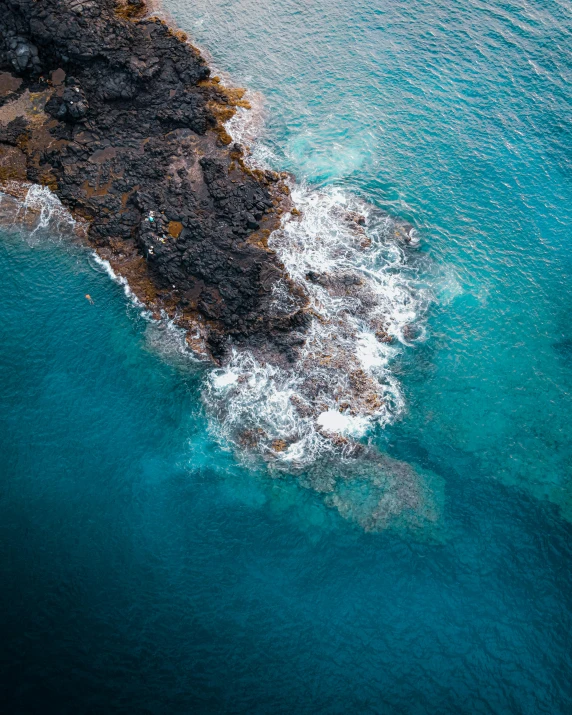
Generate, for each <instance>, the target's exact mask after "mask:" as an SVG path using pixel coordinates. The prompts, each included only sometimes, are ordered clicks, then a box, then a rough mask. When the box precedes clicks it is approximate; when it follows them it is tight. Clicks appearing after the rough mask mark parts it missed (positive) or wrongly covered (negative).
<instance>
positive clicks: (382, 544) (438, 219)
mask: <svg viewBox="0 0 572 715" xmlns="http://www.w3.org/2000/svg"><path fill="white" fill-rule="evenodd" d="M169 10H170V11H171V13H172V14H173V15H174V16H175V17H176V19H177V21H178V23H179V24H180V25H181V26H182V27H184V29H186V30H188V31H189V32H190V34H191V35H192V36H193V37H194V38H196V41H197V43H198V44H199V45H200V46H201V47H203V48H205V49H207V50H208V51H210V52H211V53H212V55H213V59H214V62H215V64H216V66H217V67H219V68H220V69H221V70H224V71H228V72H229V73H230V75H231V77H232V78H233V80H235V81H236V82H237V83H239V84H241V83H242V84H245V85H247V86H248V87H250V88H251V89H252V90H253V91H255V92H260V93H262V95H263V97H264V118H265V124H264V127H263V128H259V129H258V130H259V131H261V132H262V135H261V138H260V139H259V140H258V143H257V144H256V147H255V150H254V151H255V154H256V155H257V156H258V157H260V158H263V159H264V160H265V161H268V162H270V163H274V164H275V165H276V166H279V167H286V168H289V169H291V170H292V171H293V172H294V173H295V174H296V176H297V177H298V180H299V181H300V182H304V181H305V182H306V183H307V184H308V185H309V186H310V187H311V188H312V190H316V191H323V190H326V189H327V187H331V186H338V187H341V188H342V189H343V190H344V191H346V192H348V193H352V194H356V195H358V196H360V197H361V198H362V199H364V200H365V201H366V202H368V203H369V204H371V205H374V206H377V207H380V208H382V209H386V210H389V211H391V212H393V213H395V214H399V215H400V216H402V217H403V218H405V219H407V220H408V221H411V222H412V223H413V224H414V225H415V226H416V228H417V230H418V232H419V235H420V237H421V243H420V247H419V248H418V249H416V252H417V254H418V255H420V256H421V257H423V258H424V260H423V261H420V265H422V266H424V267H425V268H424V270H425V275H424V276H423V278H424V281H425V283H426V284H427V285H429V286H430V287H431V290H432V293H433V296H434V299H433V301H432V303H431V304H430V305H429V307H428V309H427V313H426V321H427V337H426V340H424V341H422V342H419V343H416V344H415V345H414V346H413V347H412V348H410V349H408V350H405V351H403V353H402V354H401V356H400V358H399V360H397V361H396V362H395V363H394V364H393V366H392V369H393V370H394V372H395V375H396V376H397V377H398V379H399V382H400V385H401V389H402V390H403V393H404V396H405V400H406V411H405V413H404V415H403V416H402V417H401V419H399V420H398V421H396V422H395V424H393V425H388V426H386V427H385V428H384V429H378V431H377V432H376V434H375V443H376V445H377V446H378V448H379V449H380V450H382V451H384V452H386V453H387V454H388V455H390V458H391V460H394V462H392V464H401V465H403V464H406V465H410V468H411V469H412V470H414V472H415V473H416V474H421V475H425V476H426V478H427V484H428V488H429V489H430V491H431V494H432V497H431V498H432V503H433V505H434V508H433V511H432V514H433V516H432V518H431V519H428V520H427V522H422V523H421V524H419V523H417V526H416V528H414V529H411V528H410V524H405V525H402V524H401V525H400V524H397V525H394V526H393V528H389V529H386V530H382V531H381V532H379V533H367V532H366V531H364V530H363V529H362V528H360V526H359V523H358V524H356V523H355V522H356V516H355V513H356V512H359V508H360V499H362V498H363V501H364V504H365V503H366V502H367V500H368V493H369V492H368V484H369V482H367V480H366V483H365V484H362V485H360V486H352V485H350V486H349V487H348V489H350V491H351V494H350V495H349V496H348V495H343V494H342V495H341V496H340V495H339V494H338V497H339V498H342V497H343V498H346V497H347V501H346V502H344V503H345V504H346V505H347V504H349V505H350V506H351V509H350V513H348V511H347V509H344V508H340V507H339V502H338V509H335V508H332V505H331V503H328V501H327V499H326V500H324V497H323V495H321V494H319V493H318V492H317V491H316V490H315V489H312V488H306V487H307V486H308V485H307V482H305V481H304V480H303V479H302V480H301V479H300V478H288V477H286V476H284V475H282V476H280V477H277V476H275V475H274V476H273V475H269V474H267V473H266V472H265V471H264V470H263V469H261V468H255V467H254V466H251V467H250V468H248V467H246V466H241V465H240V463H239V460H238V456H237V455H236V454H234V453H233V452H232V451H230V450H226V449H223V448H222V447H221V443H220V441H219V440H218V438H217V433H216V424H213V421H212V419H211V420H210V421H209V418H208V415H207V414H206V413H205V410H204V408H203V406H202V402H201V391H202V385H203V384H204V379H205V376H204V372H203V370H204V368H201V367H200V366H198V365H196V364H195V363H193V362H192V361H191V360H189V359H188V358H185V357H184V356H182V355H181V354H180V353H179V352H178V350H177V345H178V343H177V339H176V336H175V335H173V334H172V332H170V331H169V330H167V329H166V328H165V327H164V326H163V327H162V326H160V325H156V324H153V323H150V322H148V321H147V320H146V319H145V318H144V316H142V315H141V314H140V311H138V310H137V309H136V308H135V307H134V306H133V305H132V304H131V303H130V302H129V301H128V300H127V299H126V298H125V295H124V292H123V290H122V288H121V287H120V286H118V285H117V284H115V283H113V282H111V281H110V280H109V277H108V276H107V274H106V273H105V272H103V271H102V270H101V267H99V266H98V265H97V264H95V263H94V262H93V260H92V259H89V258H88V256H86V255H85V254H84V253H83V252H82V251H80V250H75V249H72V248H70V247H69V242H67V241H59V240H57V237H56V236H54V235H53V233H52V235H51V236H50V235H44V234H42V235H40V232H38V233H37V234H34V235H30V234H29V233H23V232H17V231H10V232H8V231H4V232H3V233H2V240H1V241H0V268H1V275H2V281H1V282H0V305H1V306H2V314H3V320H2V329H1V333H0V334H1V337H2V341H1V343H0V368H1V369H0V416H1V421H2V422H1V425H2V429H1V432H0V459H1V462H0V464H1V470H0V471H1V474H2V475H3V479H2V486H1V489H0V539H1V542H0V543H1V545H2V557H1V559H0V569H1V571H0V578H1V581H2V589H1V590H0V599H1V600H0V613H1V616H0V623H1V625H2V644H3V647H2V649H1V659H2V669H1V670H2V672H3V675H2V683H3V686H4V687H3V688H2V689H0V690H3V691H4V696H2V695H0V702H2V700H1V698H2V697H4V699H5V702H6V706H5V708H6V707H7V708H8V711H10V712H40V711H41V712H46V709H51V710H52V711H55V712H102V711H103V712H130V713H131V712H151V713H171V712H176V713H188V712H225V713H226V712H229V713H232V712H236V713H239V712H240V713H243V712H248V713H250V712H260V713H276V712H283V713H291V712H308V713H309V712H327V713H342V712H343V713H346V712H367V713H369V712H371V713H392V714H393V713H407V714H408V715H409V713H460V712H462V713H465V712H467V713H475V712H479V713H480V712H482V713H527V714H528V713H530V714H531V715H532V714H535V715H536V713H550V715H552V714H553V713H567V712H569V711H570V707H571V703H572V687H571V685H570V683H571V677H570V676H571V673H572V663H571V658H570V648H569V642H568V641H569V638H568V635H569V633H570V627H571V625H572V624H571V620H572V600H571V595H570V594H572V573H571V570H570V559H571V547H570V544H571V543H572V539H571V536H572V533H571V532H572V525H571V523H570V520H571V518H572V501H571V493H570V490H571V484H572V482H571V480H570V476H571V474H570V464H571V463H572V460H571V445H570V438H569V434H568V418H569V415H570V406H569V405H570V400H569V395H570V387H571V374H572V348H571V345H572V332H571V329H570V327H569V318H568V316H569V315H570V311H571V309H572V300H571V299H570V291H569V285H570V277H571V276H570V273H571V268H572V267H571V260H570V256H569V254H568V253H567V252H566V249H567V238H568V235H569V232H570V229H569V226H570V225H571V223H572V221H571V219H572V201H571V198H572V197H571V193H572V192H571V184H570V175H571V174H570V168H571V162H570V153H569V139H570V132H569V124H567V122H569V116H570V92H569V90H568V86H569V85H568V83H569V80H570V73H571V68H572V63H571V61H570V56H569V52H568V45H569V38H570V31H571V29H572V21H571V19H570V15H569V8H568V6H567V5H565V4H559V3H549V2H544V1H543V2H539V3H537V4H535V5H530V4H528V3H524V2H522V3H501V2H494V3H492V2H489V3H474V2H472V3H469V2H467V1H466V0H461V2H457V3H454V4H449V5H441V6H437V5H435V4H432V3H429V2H417V1H413V2H408V3H391V4H389V3H388V4H384V3H382V2H381V1H380V0H371V1H370V2H359V1H358V2H349V0H336V2H331V1H330V2H326V0H309V1H308V2H305V3H303V4H300V3H294V2H290V0H282V1H281V2H275V0H269V1H268V2H266V3H264V4H262V3H256V2H251V1H250V0H243V1H241V2H218V1H217V2H212V0H211V2H203V0H197V1H196V2H193V3H192V5H191V4H190V3H187V2H186V1H185V0H171V2H169ZM256 106H257V105H256ZM415 260H419V259H415ZM86 293H88V294H89V295H91V297H92V298H93V301H94V304H93V305H91V304H90V303H89V302H88V301H87V300H86V299H85V294H86ZM370 481H371V480H370ZM305 484H306V487H305V486H304V485H305ZM344 503H343V504H344ZM343 504H342V506H343ZM364 508H366V507H364ZM344 517H347V518H344ZM357 521H358V522H359V518H358V519H357Z"/></svg>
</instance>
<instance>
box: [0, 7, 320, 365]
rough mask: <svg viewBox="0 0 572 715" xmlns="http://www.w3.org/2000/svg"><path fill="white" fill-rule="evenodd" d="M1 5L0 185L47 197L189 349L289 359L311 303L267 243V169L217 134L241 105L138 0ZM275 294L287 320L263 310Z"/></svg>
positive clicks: (282, 193) (277, 184)
mask: <svg viewBox="0 0 572 715" xmlns="http://www.w3.org/2000/svg"><path fill="white" fill-rule="evenodd" d="M0 10H1V12H0V72H2V73H3V75H2V76H3V82H2V85H3V87H5V88H6V90H5V91H4V92H2V93H0V155H1V156H3V157H4V158H3V161H2V162H1V163H0V181H2V180H7V179H13V178H19V179H25V180H27V181H29V182H34V183H42V184H46V185H48V186H49V187H50V188H51V189H52V190H53V191H55V192H56V193H57V195H58V196H59V198H60V199H61V201H62V202H63V203H64V205H65V206H67V207H68V208H69V209H70V210H72V212H75V214H76V215H78V216H82V217H83V218H85V219H87V221H88V222H89V230H88V241H89V242H90V244H91V245H92V246H94V247H95V248H96V249H97V250H98V252H99V253H100V255H101V256H103V257H105V258H107V259H108V260H109V261H110V262H111V264H112V266H113V267H114V269H115V270H116V271H117V272H119V273H121V274H123V275H124V276H125V277H126V278H127V279H128V280H129V282H130V284H131V285H132V288H133V290H134V292H135V293H136V294H137V295H138V296H139V298H141V299H142V300H143V301H144V302H145V303H147V304H148V305H151V306H152V307H153V308H154V309H156V310H160V309H164V310H166V311H167V313H168V314H169V315H170V316H171V317H174V318H175V320H176V322H177V323H178V324H179V325H181V326H183V327H185V328H187V329H188V330H189V335H190V334H191V332H192V334H193V336H194V337H193V338H192V340H191V339H190V338H189V342H190V343H191V344H192V346H193V347H194V348H195V349H196V350H197V351H198V352H204V353H205V354H207V355H209V356H210V357H213V358H214V359H217V360H218V359H221V358H222V357H223V356H224V354H225V353H226V352H227V351H228V349H229V346H230V345H231V344H232V342H235V343H237V344H238V343H241V344H252V345H254V346H258V347H259V348H260V346H263V345H266V346H268V347H267V350H268V351H269V354H272V355H273V356H274V359H276V360H282V361H284V360H285V361H288V360H291V359H293V357H292V355H293V353H292V351H293V350H294V346H295V344H298V343H299V342H300V331H301V330H303V329H304V327H305V325H306V324H307V318H306V315H305V313H304V305H305V302H306V298H305V295H304V294H303V291H301V290H300V288H296V287H295V286H294V285H293V284H292V283H291V281H289V279H288V277H287V276H286V274H285V270H284V267H283V266H282V264H281V263H280V261H279V260H278V259H277V257H276V254H275V253H274V252H273V251H272V250H270V249H269V248H268V247H267V239H268V236H269V235H270V233H271V231H272V230H274V229H275V228H276V227H277V226H278V225H279V221H280V219H279V217H280V214H281V213H282V212H283V210H284V209H285V208H286V207H287V206H288V197H287V193H288V192H287V189H286V188H285V186H284V185H283V184H282V180H281V178H280V177H279V176H278V175H277V174H274V173H272V172H262V171H252V170H250V169H249V168H248V167H247V166H246V165H245V163H244V154H243V150H242V148H241V147H240V146H238V145H233V144H231V142H230V137H229V136H228V135H227V134H226V132H225V131H224V128H223V126H222V123H221V122H222V121H223V120H224V119H227V118H228V117H230V116H232V114H233V112H234V105H235V100H236V98H237V97H240V96H241V95H240V94H237V93H236V90H226V89H225V88H224V87H222V86H221V84H220V83H219V81H218V79H217V78H211V77H210V70H209V68H208V66H207V65H206V63H205V61H204V59H203V58H202V57H201V55H200V53H199V52H198V51H197V50H196V49H195V48H193V47H192V46H191V45H189V44H188V43H187V42H186V41H185V40H186V37H185V36H184V35H183V34H182V33H178V32H175V31H174V30H172V29H171V28H169V27H168V26H167V25H166V24H165V23H164V22H162V21H161V20H158V19H157V18H153V17H146V16H145V13H146V8H145V5H144V3H143V2H142V1H139V0H137V1H133V0H131V1H130V2H123V1H122V2H113V0H42V2H36V0H1V1H0ZM11 163H15V167H14V169H13V171H11V170H10V164H11ZM24 171H25V176H23V173H24ZM278 283H280V285H281V286H282V290H284V289H286V290H288V291H290V292H291V295H292V301H291V302H292V306H293V307H292V309H291V310H290V312H289V313H288V314H284V313H281V314H277V313H276V311H275V309H274V308H273V299H272V295H273V287H274V286H275V285H276V284H278ZM292 334H293V335H294V339H293V340H291V339H290V336H291V335H292Z"/></svg>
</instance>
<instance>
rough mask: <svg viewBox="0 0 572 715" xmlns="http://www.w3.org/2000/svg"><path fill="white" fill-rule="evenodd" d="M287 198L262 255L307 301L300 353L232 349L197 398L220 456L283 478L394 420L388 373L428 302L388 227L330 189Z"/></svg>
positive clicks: (399, 399)
mask: <svg viewBox="0 0 572 715" xmlns="http://www.w3.org/2000/svg"><path fill="white" fill-rule="evenodd" d="M244 116H248V113H246V112H242V111H239V112H237V114H236V115H235V117H234V118H233V120H231V122H230V123H229V124H228V125H227V129H228V130H229V132H230V133H231V136H233V138H234V139H235V141H240V140H242V141H244V138H245V137H249V136H250V130H249V129H248V128H245V127H244V126H242V125H241V124H240V122H241V118H243V117H244ZM258 131H259V128H257V132H258ZM252 133H253V134H254V133H255V132H252ZM259 145H260V143H259ZM252 157H253V154H251V159H252ZM290 188H291V196H292V201H293V203H294V205H295V206H296V208H297V209H298V211H299V212H300V214H301V215H298V216H296V217H294V216H292V215H287V216H285V217H284V219H283V223H282V226H281V227H280V229H278V230H277V231H274V233H273V234H272V235H271V236H270V237H269V241H268V245H269V247H270V248H271V249H273V250H274V251H275V252H276V254H277V256H278V258H279V260H280V261H281V262H282V264H283V265H284V267H285V269H286V272H287V274H288V276H289V278H290V279H291V280H293V281H294V282H295V283H297V284H298V285H299V286H300V287H301V288H302V289H303V291H304V292H305V294H306V295H307V296H308V300H309V306H308V310H307V313H308V315H309V316H311V317H310V321H309V325H308V326H307V327H306V329H305V330H304V332H303V334H302V335H303V338H304V339H305V341H304V343H303V344H302V345H301V346H300V347H299V349H298V350H297V353H296V359H295V361H294V363H293V364H292V365H284V364H281V365H278V364H273V363H272V361H271V359H270V360H269V359H268V356H266V355H265V354H264V353H263V352H262V353H260V354H259V353H255V352H254V351H248V350H244V349H238V348H235V349H234V350H233V352H232V355H231V356H230V358H229V359H228V360H227V361H226V362H225V364H224V365H223V366H222V367H221V368H219V369H217V370H216V371H213V372H212V373H211V375H210V377H209V378H208V379H207V385H206V388H205V391H204V395H203V397H204V401H205V405H206V407H207V411H208V413H209V414H210V416H211V418H212V419H211V429H212V430H213V431H214V432H215V433H216V435H217V436H218V437H219V439H221V441H222V442H223V443H224V444H227V445H229V446H233V447H235V448H237V449H238V452H239V453H240V454H249V453H258V454H262V455H265V456H267V457H269V458H271V461H272V463H273V464H275V465H277V466H280V465H283V466H285V467H287V468H289V467H291V466H296V467H301V466H304V465H308V464H310V463H312V462H314V461H315V460H316V459H318V458H319V457H321V456H323V455H326V454H328V453H337V454H340V453H341V454H344V453H345V452H347V451H348V450H351V449H352V448H353V445H354V444H355V443H354V442H353V440H355V439H359V438H361V437H364V436H365V435H366V434H367V433H368V432H369V431H370V430H371V429H372V428H373V427H374V426H375V425H381V426H384V425H386V424H389V423H391V422H393V421H394V420H396V419H398V418H399V417H400V415H401V414H402V413H403V411H404V409H405V399H404V396H403V391H402V388H401V385H400V383H399V380H398V379H397V377H396V375H395V374H394V372H393V371H392V363H393V362H394V361H395V360H396V359H397V358H398V357H399V356H400V355H401V353H402V352H403V350H405V349H407V347H408V346H410V345H412V344H413V343H415V342H419V341H422V340H424V339H425V338H426V332H425V327H424V323H423V321H424V316H425V312H426V308H427V305H428V304H429V302H430V301H431V300H432V299H433V298H432V294H431V291H430V290H428V289H427V287H425V286H424V285H423V283H422V282H421V281H420V280H419V277H418V271H417V269H416V267H415V265H414V264H413V263H412V262H411V260H410V258H409V255H408V249H407V248H406V246H405V244H404V243H403V236H404V231H403V229H402V227H401V225H400V224H399V223H398V222H396V221H395V220H394V219H392V218H391V217H389V216H388V215H387V214H385V213H383V212H382V211H380V210H378V209H376V207H374V206H372V205H371V204H367V203H366V202H364V201H362V200H361V199H359V198H358V197H357V196H355V195H353V194H351V193H350V192H348V191H346V190H344V189H342V188H339V187H328V188H324V189H313V188H311V187H309V186H307V185H304V184H293V185H291V187H290ZM405 234H406V235H408V236H411V235H412V232H411V231H410V230H409V231H405ZM295 307H296V306H295V301H294V300H293V298H292V294H291V292H290V291H289V290H288V289H287V285H286V284H284V285H282V284H277V285H275V286H273V289H272V296H271V309H272V310H274V312H275V315H276V317H279V316H280V315H289V314H291V313H292V311H293V309H295Z"/></svg>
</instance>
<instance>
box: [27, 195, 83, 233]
mask: <svg viewBox="0 0 572 715" xmlns="http://www.w3.org/2000/svg"><path fill="white" fill-rule="evenodd" d="M16 222H17V223H22V224H24V225H26V226H27V227H28V228H29V229H30V232H31V235H32V236H33V235H34V234H36V233H37V232H39V231H42V232H44V231H49V232H50V233H51V234H52V235H62V234H70V233H73V232H74V231H75V229H76V227H77V222H76V221H75V219H74V218H73V216H72V215H71V214H70V212H69V211H68V210H67V209H66V208H65V207H64V206H63V204H62V203H61V201H60V200H59V199H58V197H57V196H56V195H55V194H54V193H52V192H51V191H50V189H49V188H48V187H47V186H40V185H38V184H31V185H30V187H29V189H28V192H27V194H26V196H25V198H24V200H23V201H22V204H21V206H20V208H19V210H18V214H17V216H16Z"/></svg>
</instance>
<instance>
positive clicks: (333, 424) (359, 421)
mask: <svg viewBox="0 0 572 715" xmlns="http://www.w3.org/2000/svg"><path fill="white" fill-rule="evenodd" d="M316 421H317V423H318V424H319V425H320V427H322V428H323V429H324V430H325V431H326V432H330V433H332V434H341V435H343V436H350V437H363V436H364V435H365V433H366V432H367V430H368V429H369V427H370V422H369V420H368V419H367V418H366V417H353V416H352V415H348V414H343V413H341V412H337V411H336V410H326V411H325V412H322V413H321V414H320V415H318V419H317V420H316Z"/></svg>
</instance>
